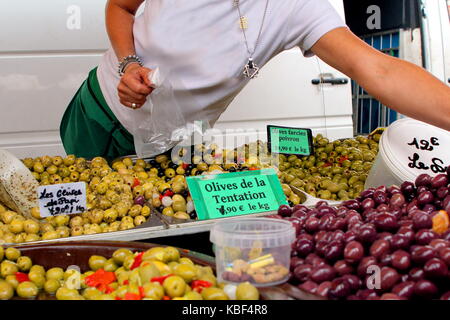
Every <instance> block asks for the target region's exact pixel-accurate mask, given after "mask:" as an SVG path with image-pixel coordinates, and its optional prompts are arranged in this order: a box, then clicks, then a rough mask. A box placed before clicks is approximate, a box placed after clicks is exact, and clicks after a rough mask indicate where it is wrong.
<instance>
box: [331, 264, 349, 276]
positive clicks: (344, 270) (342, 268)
mask: <svg viewBox="0 0 450 320" xmlns="http://www.w3.org/2000/svg"><path fill="white" fill-rule="evenodd" d="M333 267H334V269H335V270H336V272H337V273H338V274H339V275H340V276H343V275H346V274H351V273H352V272H353V267H352V265H351V264H350V263H348V262H347V261H345V260H339V261H337V262H336V263H335V264H334V266H333Z"/></svg>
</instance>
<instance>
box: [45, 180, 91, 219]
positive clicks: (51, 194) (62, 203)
mask: <svg viewBox="0 0 450 320" xmlns="http://www.w3.org/2000/svg"><path fill="white" fill-rule="evenodd" d="M38 200H39V210H40V214H41V217H43V218H45V217H51V216H58V215H62V214H76V213H83V212H85V211H86V183H85V182H75V183H62V184H54V185H48V186H40V187H39V188H38Z"/></svg>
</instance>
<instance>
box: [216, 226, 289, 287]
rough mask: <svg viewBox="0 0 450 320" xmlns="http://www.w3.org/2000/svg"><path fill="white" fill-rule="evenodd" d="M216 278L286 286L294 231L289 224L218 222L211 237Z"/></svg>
mask: <svg viewBox="0 0 450 320" xmlns="http://www.w3.org/2000/svg"><path fill="white" fill-rule="evenodd" d="M210 240H211V242H212V243H214V246H215V254H216V270H217V277H218V279H220V281H224V282H229V283H241V282H246V281H248V282H250V283H252V284H253V285H254V286H257V287H269V286H274V285H278V284H281V283H284V282H286V281H287V279H288V276H289V262H290V251H291V244H292V242H293V241H294V240H295V228H294V227H293V226H292V224H291V223H290V222H289V221H284V220H275V219H274V220H272V219H265V218H242V219H234V220H229V221H220V222H217V223H216V224H215V225H214V226H213V227H212V228H211V233H210Z"/></svg>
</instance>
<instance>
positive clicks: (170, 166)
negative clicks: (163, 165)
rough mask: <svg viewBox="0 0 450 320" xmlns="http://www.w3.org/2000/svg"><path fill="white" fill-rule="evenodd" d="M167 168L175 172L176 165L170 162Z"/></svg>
mask: <svg viewBox="0 0 450 320" xmlns="http://www.w3.org/2000/svg"><path fill="white" fill-rule="evenodd" d="M169 168H170V169H173V170H176V169H177V168H178V165H177V164H176V163H173V162H170V163H169Z"/></svg>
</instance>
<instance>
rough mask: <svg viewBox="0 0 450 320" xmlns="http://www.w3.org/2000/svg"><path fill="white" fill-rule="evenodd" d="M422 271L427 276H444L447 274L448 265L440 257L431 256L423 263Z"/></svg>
mask: <svg viewBox="0 0 450 320" xmlns="http://www.w3.org/2000/svg"><path fill="white" fill-rule="evenodd" d="M423 271H425V276H426V277H427V278H445V277H446V276H447V274H448V267H447V265H446V264H445V262H444V261H442V260H441V259H438V258H433V259H430V260H428V261H427V262H426V263H425V266H424V267H423Z"/></svg>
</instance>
